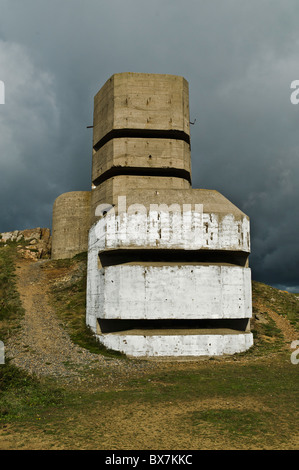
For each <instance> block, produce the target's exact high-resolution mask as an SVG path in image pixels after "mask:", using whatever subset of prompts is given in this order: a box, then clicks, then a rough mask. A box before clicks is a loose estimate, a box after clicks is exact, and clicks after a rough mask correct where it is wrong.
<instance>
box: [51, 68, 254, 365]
mask: <svg viewBox="0 0 299 470" xmlns="http://www.w3.org/2000/svg"><path fill="white" fill-rule="evenodd" d="M189 124H190V118H189V94H188V83H187V81H186V80H185V79H184V78H182V77H179V76H174V75H160V74H139V73H120V74H115V75H113V76H112V77H111V78H110V79H109V80H108V81H107V82H106V83H105V84H104V86H103V87H102V88H101V89H100V91H99V92H98V93H97V94H96V96H95V98H94V122H93V157H92V190H91V191H90V192H73V193H66V194H64V195H62V196H60V197H59V198H57V200H56V201H55V204H54V210H53V229H52V232H53V234H52V237H53V249H52V253H53V255H52V257H53V258H59V257H70V256H73V255H74V254H76V253H78V252H80V251H86V250H88V276H87V300H86V302H87V304H86V310H87V311H86V323H87V325H89V326H90V328H91V329H92V330H93V332H94V334H95V335H96V337H97V338H98V340H99V341H100V342H101V343H103V344H104V345H105V346H107V347H109V348H111V349H114V350H118V351H122V352H124V353H126V354H127V355H131V356H138V357H142V356H206V355H207V356H211V355H223V354H234V353H238V352H242V351H245V350H247V349H248V348H250V347H251V346H252V344H253V338H252V333H251V332H250V318H251V315H252V307H251V272H250V268H249V264H248V258H249V254H250V228H249V219H248V217H247V216H246V215H245V214H244V213H243V212H241V211H240V210H239V209H238V208H237V207H236V206H235V205H233V204H232V203H231V202H230V201H228V200H227V199H226V198H225V197H224V196H222V195H221V194H220V193H219V192H217V191H215V190H206V189H193V188H192V187H191V156H190V126H189ZM73 202H74V204H75V207H76V209H75V214H74V209H73V210H72V211H69V209H68V208H69V207H70V206H72V204H73ZM71 219H72V221H71Z"/></svg>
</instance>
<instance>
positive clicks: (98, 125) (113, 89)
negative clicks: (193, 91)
mask: <svg viewBox="0 0 299 470" xmlns="http://www.w3.org/2000/svg"><path fill="white" fill-rule="evenodd" d="M188 94H189V89H188V82H187V81H186V80H185V79H184V78H183V77H179V76H176V75H163V74H143V73H120V74H115V75H113V76H112V77H111V78H109V80H107V82H106V83H105V85H104V86H103V87H102V88H101V89H100V91H99V92H98V93H97V94H96V96H95V98H94V132H93V146H96V145H97V144H98V143H99V142H100V141H101V139H103V138H104V137H105V136H107V134H108V133H109V132H111V131H114V130H120V129H137V130H146V131H153V130H163V131H169V130H171V131H178V132H183V133H184V134H186V136H189V135H190V120H189V96H188Z"/></svg>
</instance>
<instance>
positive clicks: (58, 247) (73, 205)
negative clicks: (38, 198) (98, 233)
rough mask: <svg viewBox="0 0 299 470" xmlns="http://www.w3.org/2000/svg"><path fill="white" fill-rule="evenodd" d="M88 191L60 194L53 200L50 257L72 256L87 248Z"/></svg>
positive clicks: (88, 225)
mask: <svg viewBox="0 0 299 470" xmlns="http://www.w3.org/2000/svg"><path fill="white" fill-rule="evenodd" d="M90 200H91V192H90V191H73V192H69V193H64V194H61V195H60V196H59V197H58V198H57V199H56V200H55V202H54V206H53V219H52V259H63V258H72V257H73V256H75V255H76V254H78V253H82V252H84V251H87V249H88V231H89V227H90Z"/></svg>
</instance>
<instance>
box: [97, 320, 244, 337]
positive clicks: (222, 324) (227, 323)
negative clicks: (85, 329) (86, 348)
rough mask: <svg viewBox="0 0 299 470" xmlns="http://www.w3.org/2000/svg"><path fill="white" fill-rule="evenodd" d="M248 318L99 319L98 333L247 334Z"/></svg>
mask: <svg viewBox="0 0 299 470" xmlns="http://www.w3.org/2000/svg"><path fill="white" fill-rule="evenodd" d="M248 329H249V319H248V318H236V319H219V320H215V319H211V320H209V319H205V320H179V319H175V320H105V319H100V318H98V333H102V334H106V333H117V332H121V331H130V330H135V333H136V332H137V331H138V330H142V332H141V333H140V334H143V333H144V334H147V333H148V334H163V333H168V334H169V333H170V332H171V334H174V335H175V334H180V333H181V334H183V333H184V334H185V332H186V330H187V331H188V333H189V334H192V333H193V334H204V333H206V334H207V333H208V334H221V332H222V333H223V334H225V333H233V332H235V333H236V334H237V333H238V332H239V333H241V332H243V333H244V332H246V331H248Z"/></svg>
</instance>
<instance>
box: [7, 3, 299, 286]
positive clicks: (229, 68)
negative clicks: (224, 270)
mask: <svg viewBox="0 0 299 470" xmlns="http://www.w3.org/2000/svg"><path fill="white" fill-rule="evenodd" d="M298 10H299V6H298V2H297V1H295V0H289V1H285V2H278V1H273V0H271V1H270V0H263V1H261V0H252V1H250V2H248V1H246V0H221V1H220V0H213V1H209V2H208V1H203V0H202V1H200V0H186V1H185V2H181V1H178V0H164V1H162V2H161V0H152V1H151V2H143V1H140V0H126V2H124V1H123V0H110V1H109V2H99V1H98V0H88V1H86V2H82V1H79V0H65V1H64V2H58V0H53V1H52V2H48V1H45V0H26V2H24V1H21V0H15V1H11V0H2V2H1V19H0V39H1V38H2V41H1V42H0V46H1V48H0V51H1V52H0V80H4V81H5V84H6V91H7V104H5V105H1V106H0V125H1V130H0V132H1V135H0V152H1V153H0V159H1V188H0V197H1V211H0V224H1V225H0V230H10V229H14V228H23V227H25V226H36V225H44V226H50V224H51V208H52V204H53V202H54V199H55V197H57V196H58V195H59V194H60V193H62V192H65V191H70V190H85V189H89V188H90V172H91V132H92V131H91V130H88V129H86V126H87V125H90V124H92V111H93V110H92V107H93V96H94V94H95V93H96V92H97V91H98V89H99V88H100V87H101V86H102V85H103V84H104V82H105V81H106V80H107V79H108V78H109V77H110V76H111V75H112V74H113V73H116V72H125V71H132V72H153V73H172V74H179V75H183V76H184V77H185V78H186V79H187V80H188V82H189V87H190V117H191V120H192V121H193V120H194V119H195V118H196V123H195V125H194V126H191V138H192V141H191V142H192V175H193V177H192V179H193V186H194V187H203V188H211V189H217V190H219V191H220V192H222V193H223V194H224V195H225V196H226V197H228V198H229V199H231V201H232V202H233V203H235V204H236V205H237V206H239V207H240V208H241V209H242V210H244V212H246V213H247V214H248V215H249V216H250V218H251V227H252V255H251V266H252V272H253V278H255V279H258V280H261V281H264V282H268V283H272V284H273V285H279V286H287V288H288V289H293V290H294V291H296V290H297V291H298V292H299V279H298V269H297V265H298V261H299V260H298V249H297V238H298V237H297V233H298V229H299V226H298V225H299V224H298V210H297V202H298V196H299V189H298V184H297V181H298V180H299V174H298V173H299V163H298V162H299V160H298V150H299V143H298V124H299V105H298V106H295V105H292V104H291V102H290V94H291V90H290V83H291V81H292V80H295V79H299V64H298V59H297V58H298V49H299V33H298V27H297V18H298ZM24 80H27V81H29V82H32V83H29V85H27V86H26V84H24ZM10 82H12V83H10ZM8 99H11V100H13V103H11V104H9V102H8ZM8 208H9V209H8Z"/></svg>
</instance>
